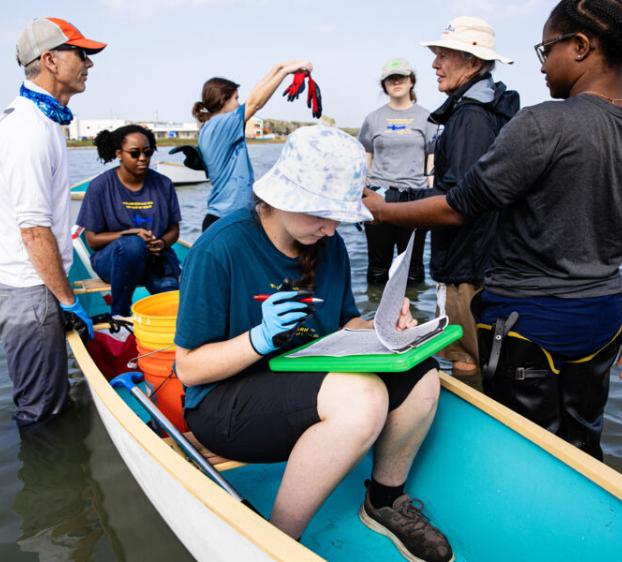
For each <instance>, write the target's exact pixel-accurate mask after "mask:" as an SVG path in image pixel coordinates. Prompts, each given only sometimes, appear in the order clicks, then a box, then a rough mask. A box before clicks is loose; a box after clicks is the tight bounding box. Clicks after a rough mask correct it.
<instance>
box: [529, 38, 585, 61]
mask: <svg viewBox="0 0 622 562" xmlns="http://www.w3.org/2000/svg"><path fill="white" fill-rule="evenodd" d="M575 35H576V33H566V34H564V35H559V36H558V37H555V38H554V39H549V40H548V41H543V42H542V43H538V44H537V45H534V46H533V48H534V49H535V50H536V55H538V60H539V61H540V64H544V63H545V62H546V59H547V57H548V56H549V51H550V49H549V48H548V47H550V46H551V45H555V43H559V42H560V41H565V40H566V39H570V38H571V37H574V36H575Z"/></svg>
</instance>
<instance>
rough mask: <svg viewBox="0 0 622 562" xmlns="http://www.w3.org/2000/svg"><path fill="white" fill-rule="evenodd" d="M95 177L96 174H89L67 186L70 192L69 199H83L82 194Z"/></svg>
mask: <svg viewBox="0 0 622 562" xmlns="http://www.w3.org/2000/svg"><path fill="white" fill-rule="evenodd" d="M96 177H97V174H96V175H94V176H89V177H88V178H85V179H83V180H81V181H78V182H76V183H74V184H73V185H71V186H70V187H69V192H70V193H71V199H73V200H74V201H82V199H84V194H85V193H86V190H87V189H88V188H89V185H90V184H91V182H92V181H93V180H94V179H95V178H96Z"/></svg>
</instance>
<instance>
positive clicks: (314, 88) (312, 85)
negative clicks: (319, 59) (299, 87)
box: [307, 74, 322, 119]
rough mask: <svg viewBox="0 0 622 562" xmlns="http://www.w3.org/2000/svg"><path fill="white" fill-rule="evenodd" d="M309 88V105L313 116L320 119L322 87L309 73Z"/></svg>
mask: <svg viewBox="0 0 622 562" xmlns="http://www.w3.org/2000/svg"><path fill="white" fill-rule="evenodd" d="M308 79H309V90H308V91H307V107H309V108H311V113H312V115H313V117H315V118H316V119H319V118H320V117H322V93H321V92H320V87H319V86H318V85H317V83H316V82H315V81H314V80H313V78H311V74H309V75H308Z"/></svg>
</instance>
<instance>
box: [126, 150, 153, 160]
mask: <svg viewBox="0 0 622 562" xmlns="http://www.w3.org/2000/svg"><path fill="white" fill-rule="evenodd" d="M121 150H122V151H123V152H127V153H128V154H129V155H130V156H131V157H132V158H133V159H134V160H138V159H139V158H140V155H141V154H142V155H143V156H144V157H145V158H151V157H152V156H153V153H154V150H153V148H145V149H144V150H140V149H139V148H132V150H125V149H124V148H122V149H121Z"/></svg>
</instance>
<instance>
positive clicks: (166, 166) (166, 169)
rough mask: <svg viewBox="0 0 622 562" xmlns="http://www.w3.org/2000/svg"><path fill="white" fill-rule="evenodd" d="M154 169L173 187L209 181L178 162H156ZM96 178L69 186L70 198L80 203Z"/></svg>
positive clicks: (201, 174)
mask: <svg viewBox="0 0 622 562" xmlns="http://www.w3.org/2000/svg"><path fill="white" fill-rule="evenodd" d="M154 168H155V170H156V171H157V172H160V173H161V174H162V175H164V176H166V177H167V178H169V179H170V180H171V181H172V182H173V185H194V184H198V183H205V182H207V181H209V180H208V179H207V178H206V177H205V172H203V171H201V170H192V169H191V168H186V166H184V165H183V164H179V163H178V162H157V163H156V164H155V167H154ZM96 177H97V174H96V175H94V176H90V177H88V178H85V179H83V180H80V181H78V182H76V183H74V184H73V185H71V186H70V187H69V191H70V193H71V198H72V199H73V200H74V201H82V199H84V194H85V193H86V190H87V189H88V188H89V185H90V183H91V181H92V180H93V179H95V178H96Z"/></svg>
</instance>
